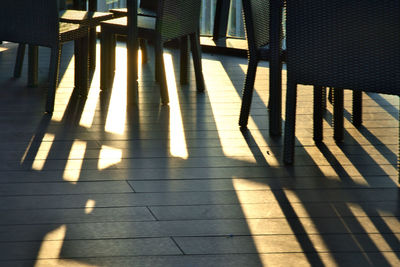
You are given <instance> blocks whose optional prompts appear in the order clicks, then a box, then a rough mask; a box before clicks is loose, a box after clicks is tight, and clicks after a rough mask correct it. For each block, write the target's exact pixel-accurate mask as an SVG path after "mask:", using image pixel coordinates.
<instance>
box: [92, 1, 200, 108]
mask: <svg viewBox="0 0 400 267" xmlns="http://www.w3.org/2000/svg"><path fill="white" fill-rule="evenodd" d="M200 6H201V0H164V1H159V2H158V7H157V14H156V18H154V17H149V16H138V36H139V38H141V39H147V40H152V41H153V44H154V50H155V70H156V80H157V81H158V82H159V83H160V93H161V101H162V103H163V104H167V103H168V102H169V97H168V90H167V85H166V77H165V70H164V59H163V44H164V43H165V42H167V41H170V40H174V39H181V38H186V37H189V38H190V43H191V50H192V56H193V63H194V70H195V75H196V85H197V90H198V91H204V78H203V72H202V66H201V51H200V39H199V21H200ZM127 30H128V27H127V18H126V17H122V18H117V19H112V20H109V21H105V22H102V23H101V33H102V34H101V37H102V39H101V64H100V68H101V71H100V87H101V89H102V90H107V89H108V88H109V87H110V85H111V81H112V78H113V72H114V69H115V35H127ZM185 40H187V39H185ZM186 45H187V43H186V44H185V45H184V46H186ZM181 69H182V67H181ZM182 73H183V72H182V71H181V75H182ZM184 80H185V79H182V77H181V82H182V81H184Z"/></svg>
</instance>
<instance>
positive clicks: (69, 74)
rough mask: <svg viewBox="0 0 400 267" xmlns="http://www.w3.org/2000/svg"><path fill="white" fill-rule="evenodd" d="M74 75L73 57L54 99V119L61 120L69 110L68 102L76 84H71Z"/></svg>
mask: <svg viewBox="0 0 400 267" xmlns="http://www.w3.org/2000/svg"><path fill="white" fill-rule="evenodd" d="M73 77H74V57H72V58H71V60H70V62H69V64H68V67H67V69H66V70H65V73H64V75H63V77H62V78H61V80H60V82H59V84H58V87H57V88H56V96H55V101H54V112H53V115H52V117H51V120H52V121H61V120H62V118H63V117H64V114H65V111H66V110H67V107H68V103H69V101H70V99H71V96H72V92H73V91H74V86H73V85H72V86H71V80H72V81H73V79H74V78H73ZM72 84H73V83H72Z"/></svg>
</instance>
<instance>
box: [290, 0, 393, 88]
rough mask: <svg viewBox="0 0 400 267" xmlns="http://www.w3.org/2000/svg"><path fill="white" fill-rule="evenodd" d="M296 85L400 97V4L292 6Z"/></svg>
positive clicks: (306, 1) (364, 0) (360, 0)
mask: <svg viewBox="0 0 400 267" xmlns="http://www.w3.org/2000/svg"><path fill="white" fill-rule="evenodd" d="M287 53H288V54H287V69H288V75H290V77H291V79H293V81H294V82H295V83H300V84H314V85H322V86H331V87H338V88H346V89H361V90H364V91H371V92H378V93H388V94H396V95H399V94H400V79H399V77H400V1H398V0H352V1H349V0H335V1H332V0H296V1H288V2H287Z"/></svg>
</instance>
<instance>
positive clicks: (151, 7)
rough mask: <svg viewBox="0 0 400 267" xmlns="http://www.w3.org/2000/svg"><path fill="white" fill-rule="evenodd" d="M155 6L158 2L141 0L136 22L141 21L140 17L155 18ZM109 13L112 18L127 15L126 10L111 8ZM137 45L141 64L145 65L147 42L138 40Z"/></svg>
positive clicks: (155, 0)
mask: <svg viewBox="0 0 400 267" xmlns="http://www.w3.org/2000/svg"><path fill="white" fill-rule="evenodd" d="M157 5H158V0H141V1H140V3H139V8H138V11H137V14H138V20H139V21H140V20H142V18H141V16H145V17H152V18H155V17H157ZM109 11H110V12H111V13H113V14H114V18H121V17H126V16H127V15H128V9H127V8H113V9H110V10H109ZM145 20H146V18H145ZM139 24H141V23H139ZM139 44H140V49H141V51H142V63H145V62H147V60H148V55H147V42H146V40H145V39H139Z"/></svg>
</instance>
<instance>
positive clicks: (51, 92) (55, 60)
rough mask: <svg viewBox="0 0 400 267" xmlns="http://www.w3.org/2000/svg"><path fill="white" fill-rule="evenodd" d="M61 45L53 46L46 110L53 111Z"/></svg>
mask: <svg viewBox="0 0 400 267" xmlns="http://www.w3.org/2000/svg"><path fill="white" fill-rule="evenodd" d="M60 57H61V47H60V45H58V46H56V47H53V48H51V56H50V68H49V80H50V82H49V88H48V90H47V101H46V112H47V113H50V114H51V113H53V111H54V100H55V95H56V90H57V85H58V75H59V69H60Z"/></svg>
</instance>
